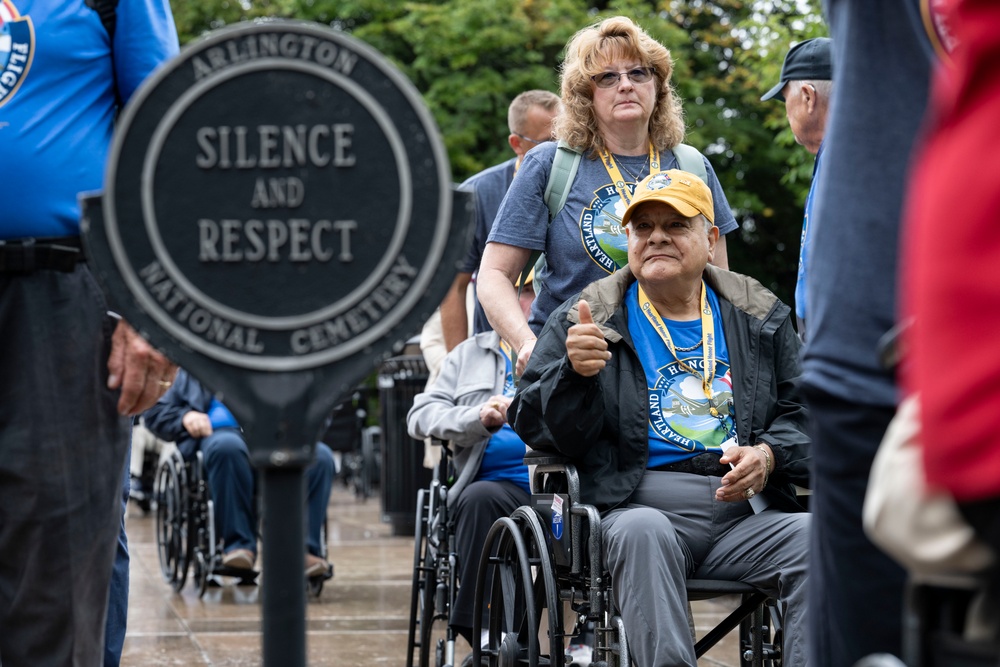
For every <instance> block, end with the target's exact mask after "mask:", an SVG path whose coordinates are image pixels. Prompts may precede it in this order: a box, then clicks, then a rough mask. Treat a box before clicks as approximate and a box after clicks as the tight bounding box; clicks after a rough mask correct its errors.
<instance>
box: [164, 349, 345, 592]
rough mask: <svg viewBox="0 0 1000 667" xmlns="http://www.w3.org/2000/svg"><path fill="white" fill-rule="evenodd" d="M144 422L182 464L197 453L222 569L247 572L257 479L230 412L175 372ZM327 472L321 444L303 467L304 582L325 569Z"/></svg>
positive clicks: (329, 460)
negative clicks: (177, 453) (212, 507)
mask: <svg viewBox="0 0 1000 667" xmlns="http://www.w3.org/2000/svg"><path fill="white" fill-rule="evenodd" d="M144 419H145V423H146V426H147V428H149V430H150V431H152V432H153V433H154V434H155V435H156V436H157V437H159V438H162V439H164V440H167V441H173V442H174V443H175V444H176V445H177V448H178V450H180V453H181V456H183V457H184V460H185V461H190V460H192V459H193V458H194V456H195V452H196V451H197V450H198V449H199V448H200V449H201V452H202V456H203V457H204V461H205V473H206V476H207V478H208V486H209V489H210V492H211V494H212V498H213V500H214V501H215V502H214V505H215V514H214V519H215V533H216V535H218V536H219V537H220V538H221V539H222V543H223V550H222V565H223V567H226V568H229V569H233V570H248V571H249V570H252V569H253V567H254V563H255V562H256V560H257V504H256V486H257V476H256V473H255V472H254V469H253V467H252V465H251V464H250V454H249V451H248V450H247V445H246V441H245V440H244V439H243V432H242V431H241V430H240V426H239V424H238V423H237V422H236V419H235V418H234V417H233V415H232V413H230V412H229V410H228V409H227V408H226V406H225V405H223V404H222V403H221V402H220V401H219V400H218V399H216V398H215V396H213V395H212V392H210V391H209V390H208V389H206V388H205V387H203V386H202V385H201V383H199V382H198V380H196V379H195V378H194V377H192V376H191V375H190V374H188V373H187V372H186V371H185V370H184V369H181V370H179V371H178V372H177V379H176V380H175V381H174V384H173V386H171V387H170V389H169V390H168V391H167V393H165V394H164V395H163V397H162V398H160V400H159V401H158V402H157V403H156V405H154V406H153V407H151V408H150V409H149V410H147V411H146V412H145V413H144ZM333 473H334V461H333V453H332V452H331V451H330V448H329V447H327V446H326V445H325V444H323V443H318V444H317V446H316V460H315V461H313V463H312V464H311V465H310V466H309V467H308V468H306V484H307V488H308V501H307V502H308V530H307V535H306V538H307V545H306V554H305V570H306V577H317V576H321V575H323V573H326V572H329V570H330V564H329V562H327V561H326V559H325V558H323V556H322V554H323V553H324V551H325V550H324V549H323V545H321V543H320V542H321V539H322V537H321V535H322V532H323V525H324V521H325V519H326V507H327V505H328V504H329V502H330V490H331V487H332V484H333ZM279 520H280V518H279Z"/></svg>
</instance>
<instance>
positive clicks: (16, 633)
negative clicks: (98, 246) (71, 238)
mask: <svg viewBox="0 0 1000 667" xmlns="http://www.w3.org/2000/svg"><path fill="white" fill-rule="evenodd" d="M106 312H107V304H106V303H105V301H104V297H103V296H102V294H101V292H100V290H99V289H98V287H97V284H96V283H95V282H94V279H93V277H92V276H91V274H90V272H89V271H88V270H87V269H86V268H85V267H84V266H83V265H82V264H81V265H79V266H78V267H77V269H76V271H75V272H73V273H59V272H55V271H38V272H36V273H32V274H27V275H11V274H3V273H0V663H2V664H3V667H70V666H72V667H95V666H96V665H100V664H102V659H103V657H104V646H103V645H104V632H105V626H104V619H105V612H106V609H107V606H108V585H109V581H110V579H111V566H112V562H113V560H114V553H115V546H116V542H117V539H118V534H119V532H120V521H121V511H122V508H121V489H122V486H121V484H122V481H121V475H122V464H123V462H124V461H125V454H126V452H127V450H128V439H129V419H127V418H124V417H120V416H119V415H118V413H117V411H116V408H115V405H116V403H117V400H118V392H112V391H109V390H108V389H107V379H108V371H107V361H108V354H109V351H110V341H111V332H112V330H113V327H114V322H113V321H112V320H111V319H110V318H109V317H108V316H107V314H106Z"/></svg>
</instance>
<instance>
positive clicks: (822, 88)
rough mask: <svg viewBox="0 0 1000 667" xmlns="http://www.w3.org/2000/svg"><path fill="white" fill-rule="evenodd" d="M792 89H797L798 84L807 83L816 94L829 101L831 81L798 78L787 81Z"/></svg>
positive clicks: (831, 88)
mask: <svg viewBox="0 0 1000 667" xmlns="http://www.w3.org/2000/svg"><path fill="white" fill-rule="evenodd" d="M788 83H789V84H790V85H791V86H792V89H793V90H795V89H798V87H799V86H802V85H807V86H812V88H813V90H815V91H816V94H817V95H819V96H820V97H822V98H823V99H824V100H826V101H828V102H829V101H830V95H831V94H832V93H833V81H830V80H829V79H798V80H792V81H789V82H788Z"/></svg>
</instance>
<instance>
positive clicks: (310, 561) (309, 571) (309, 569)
mask: <svg viewBox="0 0 1000 667" xmlns="http://www.w3.org/2000/svg"><path fill="white" fill-rule="evenodd" d="M331 569H332V567H331V565H330V563H329V562H327V561H325V560H323V559H322V558H320V557H319V556H314V555H313V554H309V553H307V554H306V578H307V579H311V578H312V577H319V576H322V575H324V574H326V573H327V572H329V571H330V570H331Z"/></svg>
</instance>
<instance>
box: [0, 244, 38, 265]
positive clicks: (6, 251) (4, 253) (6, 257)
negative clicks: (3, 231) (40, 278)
mask: <svg viewBox="0 0 1000 667" xmlns="http://www.w3.org/2000/svg"><path fill="white" fill-rule="evenodd" d="M34 270H35V239H33V238H30V237H29V238H25V239H19V240H17V241H13V242H12V241H0V271H3V272H5V273H31V272H32V271H34Z"/></svg>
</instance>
